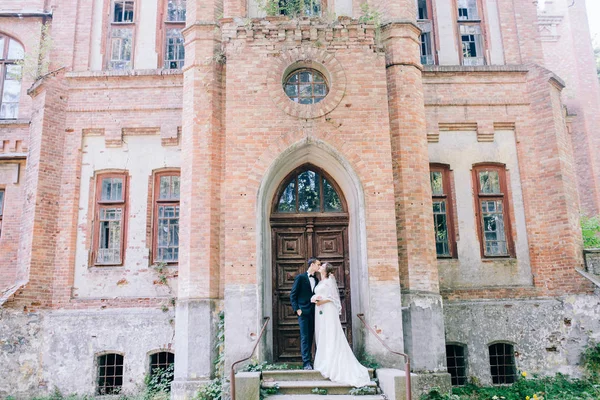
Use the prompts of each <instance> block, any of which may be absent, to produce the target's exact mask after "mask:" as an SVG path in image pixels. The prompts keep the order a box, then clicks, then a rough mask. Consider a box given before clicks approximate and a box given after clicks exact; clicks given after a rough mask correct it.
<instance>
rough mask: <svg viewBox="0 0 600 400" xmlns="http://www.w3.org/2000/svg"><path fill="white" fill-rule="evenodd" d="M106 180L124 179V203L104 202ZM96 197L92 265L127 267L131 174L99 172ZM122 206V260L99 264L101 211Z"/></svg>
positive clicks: (91, 254) (91, 253) (97, 174)
mask: <svg viewBox="0 0 600 400" xmlns="http://www.w3.org/2000/svg"><path fill="white" fill-rule="evenodd" d="M105 178H122V179H123V200H122V201H103V200H102V181H103V180H104V179H105ZM95 179H96V182H95V186H94V188H95V195H94V208H95V210H94V224H93V225H94V230H93V233H92V251H91V252H90V258H91V259H90V265H92V266H94V267H119V266H123V265H125V258H126V257H125V256H126V254H125V249H126V243H127V222H128V220H129V218H128V209H129V207H128V205H129V174H128V173H127V172H125V171H122V172H117V171H107V172H97V173H96V176H95ZM119 205H120V206H121V207H122V209H123V211H122V217H121V224H122V226H121V260H120V262H118V263H99V262H98V260H97V256H98V250H99V248H100V237H101V235H100V210H102V209H104V208H110V207H111V206H112V207H115V206H119Z"/></svg>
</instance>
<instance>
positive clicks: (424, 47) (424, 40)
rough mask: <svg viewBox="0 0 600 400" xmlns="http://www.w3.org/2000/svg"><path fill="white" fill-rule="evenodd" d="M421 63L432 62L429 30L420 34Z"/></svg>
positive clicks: (427, 63)
mask: <svg viewBox="0 0 600 400" xmlns="http://www.w3.org/2000/svg"><path fill="white" fill-rule="evenodd" d="M421 64H423V65H432V64H433V54H432V53H431V33H429V32H425V33H422V34H421Z"/></svg>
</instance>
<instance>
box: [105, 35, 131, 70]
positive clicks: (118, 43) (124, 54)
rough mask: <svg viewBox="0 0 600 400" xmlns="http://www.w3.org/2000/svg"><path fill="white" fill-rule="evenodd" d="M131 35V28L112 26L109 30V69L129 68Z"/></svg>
mask: <svg viewBox="0 0 600 400" xmlns="http://www.w3.org/2000/svg"><path fill="white" fill-rule="evenodd" d="M132 37H133V29H131V28H113V30H112V32H111V47H110V48H111V53H110V55H111V56H110V62H109V65H108V68H109V69H113V70H119V69H129V68H131V49H132Z"/></svg>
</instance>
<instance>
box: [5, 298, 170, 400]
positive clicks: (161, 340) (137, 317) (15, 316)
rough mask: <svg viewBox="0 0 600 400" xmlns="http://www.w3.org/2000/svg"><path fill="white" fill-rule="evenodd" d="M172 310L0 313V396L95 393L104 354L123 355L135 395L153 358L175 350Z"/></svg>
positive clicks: (125, 384) (126, 380) (127, 381)
mask: <svg viewBox="0 0 600 400" xmlns="http://www.w3.org/2000/svg"><path fill="white" fill-rule="evenodd" d="M173 317H174V315H173V311H172V309H171V310H169V311H167V312H163V311H161V310H159V309H111V310H88V311H82V310H72V311H53V312H41V313H32V314H22V313H15V312H11V311H9V310H1V311H0V349H1V350H2V351H0V364H1V365H2V373H1V374H0V397H2V398H4V397H5V396H9V395H11V396H15V397H16V398H31V396H32V395H33V394H35V393H45V392H48V391H52V390H54V388H58V389H59V390H60V391H61V392H62V393H64V394H73V393H78V394H93V393H92V391H93V390H94V388H95V384H96V377H97V375H96V374H97V373H98V372H97V368H96V358H97V356H98V355H99V354H102V353H106V352H116V353H119V354H122V355H123V356H124V379H123V391H124V392H128V393H132V392H136V391H137V390H138V389H139V388H140V387H141V385H143V382H144V377H145V375H146V374H147V373H148V370H149V363H150V361H149V360H150V358H149V357H150V354H152V353H154V352H156V351H158V350H166V349H170V350H171V351H173V352H174V349H175V347H174V341H173V337H174V322H173Z"/></svg>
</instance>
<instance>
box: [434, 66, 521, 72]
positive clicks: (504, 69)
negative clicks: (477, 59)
mask: <svg viewBox="0 0 600 400" xmlns="http://www.w3.org/2000/svg"><path fill="white" fill-rule="evenodd" d="M423 72H432V73H436V72H441V73H444V72H462V73H470V72H518V73H527V72H529V68H528V67H527V66H526V65H482V66H464V65H423Z"/></svg>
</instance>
